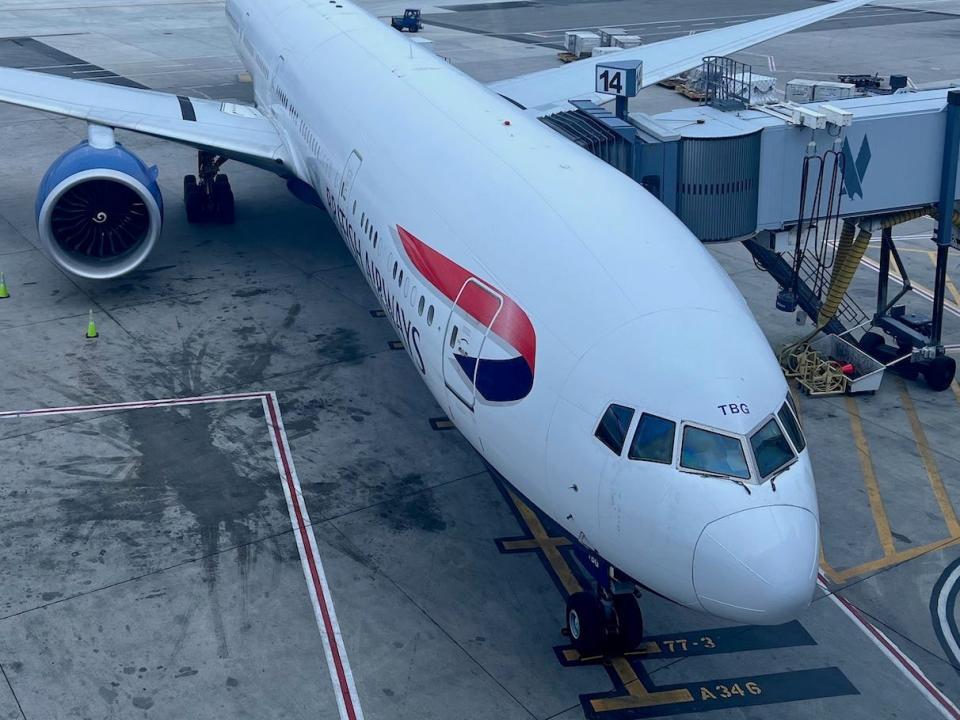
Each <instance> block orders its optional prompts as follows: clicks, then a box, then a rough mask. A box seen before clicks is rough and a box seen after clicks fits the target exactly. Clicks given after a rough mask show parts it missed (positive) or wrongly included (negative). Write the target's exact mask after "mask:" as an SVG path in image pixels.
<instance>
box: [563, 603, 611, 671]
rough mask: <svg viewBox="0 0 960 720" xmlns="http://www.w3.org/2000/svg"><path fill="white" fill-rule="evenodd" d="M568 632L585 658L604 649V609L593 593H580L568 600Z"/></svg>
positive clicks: (574, 644)
mask: <svg viewBox="0 0 960 720" xmlns="http://www.w3.org/2000/svg"><path fill="white" fill-rule="evenodd" d="M567 632H568V633H569V635H570V640H571V642H572V643H573V646H574V647H575V648H576V649H577V652H579V653H580V655H581V656H583V657H592V656H594V655H599V654H600V653H601V651H602V649H603V608H602V607H601V606H600V601H599V600H598V599H597V598H596V596H595V595H594V594H593V593H589V592H578V593H574V594H573V595H571V596H570V597H569V598H567Z"/></svg>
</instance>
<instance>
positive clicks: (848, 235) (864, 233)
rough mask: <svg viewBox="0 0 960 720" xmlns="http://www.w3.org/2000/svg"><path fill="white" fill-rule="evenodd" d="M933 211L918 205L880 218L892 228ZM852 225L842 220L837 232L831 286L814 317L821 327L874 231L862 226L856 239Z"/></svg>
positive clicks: (845, 288)
mask: <svg viewBox="0 0 960 720" xmlns="http://www.w3.org/2000/svg"><path fill="white" fill-rule="evenodd" d="M931 212H932V213H934V214H936V210H931V209H930V208H917V209H915V210H904V211H903V212H899V213H894V214H893V215H887V216H885V217H884V218H882V219H881V220H880V227H881V228H891V227H893V226H894V225H901V224H902V223H905V222H909V221H910V220H916V219H917V218H919V217H923V216H924V215H928V214H930V213H931ZM958 216H960V212H958V213H954V217H955V219H956V218H957V217H958ZM853 230H854V224H853V221H851V220H844V221H843V230H842V231H841V233H840V241H839V243H838V247H837V257H836V260H834V263H833V273H832V274H831V275H830V288H829V290H827V298H826V300H824V301H823V305H822V306H821V308H820V314H819V316H818V317H817V327H818V328H823V327H824V326H826V324H827V323H828V322H830V321H831V320H832V319H833V317H834V315H836V314H837V310H838V309H839V308H840V303H841V302H842V301H843V297H844V296H845V295H846V294H847V291H848V290H849V289H850V284H851V283H852V282H853V276H854V275H855V274H856V273H857V268H858V267H860V261H861V260H863V256H864V254H865V253H866V252H867V248H868V247H870V237H871V235H872V234H873V233H872V232H871V231H870V230H866V229H864V228H863V226H862V225H861V227H860V232H859V234H858V235H857V237H856V239H855V240H854V239H853Z"/></svg>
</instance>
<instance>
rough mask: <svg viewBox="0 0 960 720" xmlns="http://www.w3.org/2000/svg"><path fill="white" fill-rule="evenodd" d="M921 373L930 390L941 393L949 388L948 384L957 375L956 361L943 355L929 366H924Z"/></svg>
mask: <svg viewBox="0 0 960 720" xmlns="http://www.w3.org/2000/svg"><path fill="white" fill-rule="evenodd" d="M921 372H923V379H924V380H926V381H927V385H928V386H930V389H931V390H933V391H934V392H943V391H944V390H946V389H947V388H948V387H950V383H952V382H953V378H954V377H955V376H956V374H957V361H956V360H954V359H953V358H952V357H947V356H946V355H943V356H941V357H938V358H935V359H934V360H933V361H931V362H930V364H929V365H925V366H924V367H923V369H922V370H921Z"/></svg>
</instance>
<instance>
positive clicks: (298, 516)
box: [0, 0, 960, 720]
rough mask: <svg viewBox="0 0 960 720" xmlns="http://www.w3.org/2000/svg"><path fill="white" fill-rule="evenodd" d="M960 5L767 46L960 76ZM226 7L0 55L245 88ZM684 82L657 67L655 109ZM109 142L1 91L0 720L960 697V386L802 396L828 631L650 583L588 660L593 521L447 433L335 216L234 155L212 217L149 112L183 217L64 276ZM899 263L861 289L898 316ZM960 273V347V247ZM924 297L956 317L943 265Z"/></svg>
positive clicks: (172, 12)
mask: <svg viewBox="0 0 960 720" xmlns="http://www.w3.org/2000/svg"><path fill="white" fill-rule="evenodd" d="M367 5H368V6H370V7H371V8H372V9H373V10H374V11H375V12H376V13H377V14H379V15H384V16H385V15H389V14H391V13H394V12H397V11H398V10H402V9H403V6H402V3H387V2H370V3H367ZM802 5H803V4H802V3H800V2H799V1H794V0H775V2H772V3H765V4H763V7H762V9H760V10H758V9H757V8H758V6H757V5H756V4H752V3H747V2H744V1H743V0H738V2H737V3H734V4H732V5H730V7H729V8H728V7H727V5H724V9H723V11H722V13H721V12H717V11H716V9H715V8H716V4H715V3H706V2H701V1H700V0H695V1H693V2H688V3H683V4H678V3H667V2H659V0H657V1H654V2H643V3H640V2H636V1H634V0H622V1H621V2H608V1H603V2H571V1H569V0H566V1H558V2H554V1H552V0H540V1H539V2H538V3H537V4H536V6H533V4H532V3H527V2H507V3H493V4H490V3H485V4H483V5H481V6H480V7H477V5H476V4H475V5H473V6H467V7H462V6H460V7H458V6H456V5H453V4H450V5H444V6H424V11H425V13H426V16H425V21H426V23H427V27H426V28H425V30H424V32H423V36H424V37H427V38H429V39H431V40H433V41H434V45H433V47H434V49H435V51H436V52H437V53H438V54H441V55H443V56H444V57H447V58H448V59H449V60H450V62H452V63H453V64H454V65H456V66H457V67H459V68H461V69H463V70H464V71H466V72H468V73H470V74H472V75H474V76H475V77H477V78H478V79H481V80H491V79H494V78H499V77H506V76H509V75H512V74H517V73H519V72H528V71H532V70H536V69H540V68H544V67H552V66H555V65H557V64H558V61H557V58H556V52H557V49H556V48H555V47H553V44H552V43H553V41H554V40H555V38H556V34H557V32H560V29H562V28H566V27H571V26H580V27H599V26H608V25H620V26H622V25H626V24H631V25H632V24H639V23H647V24H648V25H646V26H645V27H651V28H655V29H656V28H659V32H668V31H667V30H665V29H664V27H665V26H669V25H678V26H679V27H676V28H672V29H671V32H672V31H676V33H675V34H678V35H679V34H684V33H686V32H688V31H690V30H700V29H705V28H706V29H709V28H710V27H712V26H708V25H702V26H694V23H707V22H711V23H714V24H715V25H713V26H719V25H721V24H723V23H726V22H727V21H728V20H730V18H729V17H727V16H748V15H749V16H751V17H752V16H753V15H755V14H757V13H760V12H761V11H762V13H773V12H781V11H788V10H791V9H795V8H798V7H801V6H802ZM956 5H957V4H956V3H951V2H947V3H928V4H920V3H912V2H906V3H899V4H897V5H890V6H877V7H874V6H870V8H868V9H864V10H862V11H858V13H857V14H855V15H854V17H852V18H846V19H841V20H838V21H835V22H831V23H827V24H825V25H822V26H817V27H815V28H813V29H812V30H810V31H807V32H804V33H801V34H798V35H795V36H787V37H784V38H779V39H777V40H775V41H772V42H770V43H766V44H765V45H763V46H761V47H759V48H756V49H753V50H751V51H750V53H749V54H748V53H744V54H742V55H740V56H738V57H740V58H741V59H744V60H746V61H747V62H753V63H759V64H760V66H761V67H767V68H770V67H773V68H775V70H774V71H773V72H774V73H775V74H776V76H777V77H778V80H780V87H781V88H782V87H783V80H785V79H789V78H791V77H794V76H803V77H821V76H826V75H829V74H836V73H838V72H861V71H862V72H870V73H873V72H879V73H881V74H889V73H891V72H902V73H905V74H908V75H910V77H911V78H912V79H914V80H915V81H916V82H931V81H936V80H941V79H944V78H951V77H960V50H958V49H957V44H956V37H957V35H958V33H960V17H958V16H957V8H956ZM428 11H429V12H428ZM718 15H723V16H725V17H722V18H718V17H716V16H718ZM857 15H859V17H857ZM631 21H632V22H631ZM226 31H227V24H226V20H225V18H224V16H223V11H222V4H221V3H219V2H166V3H163V4H159V3H152V2H146V1H145V0H128V1H127V2H117V1H115V0H91V1H88V2H85V3H84V4H83V6H77V5H74V4H69V3H63V2H59V1H58V0H33V1H32V2H29V3H28V2H3V3H0V65H7V66H14V67H28V68H36V69H42V70H44V71H47V72H55V73H57V74H65V75H69V76H73V77H89V78H92V79H95V80H97V81H100V82H119V83H126V84H137V85H143V86H146V87H151V88H156V89H161V90H168V91H176V92H178V93H181V94H187V95H195V96H200V97H212V98H224V99H226V98H231V99H239V100H249V99H250V97H251V95H252V93H251V89H250V86H249V84H246V83H244V82H242V79H241V77H240V74H241V73H242V72H243V68H242V67H240V64H239V61H238V60H237V58H236V56H235V54H234V53H233V50H232V47H231V45H230V43H229V40H228V37H227V32H226ZM538 34H539V35H543V36H545V37H542V38H539V39H538V38H537V35H538ZM651 39H653V38H652V35H651ZM758 71H762V70H760V69H759V68H758ZM686 102H688V101H687V100H685V99H684V98H682V97H681V96H679V95H678V94H676V93H673V92H671V91H667V90H665V89H663V88H651V89H650V90H648V91H644V93H643V94H642V95H641V96H640V97H639V98H638V99H636V100H635V101H634V104H633V106H634V108H636V109H639V108H643V109H644V110H645V111H646V112H658V111H660V110H663V109H668V108H670V107H676V106H679V105H682V104H684V103H686ZM84 136H85V130H84V127H83V124H82V123H77V122H74V121H70V120H64V119H59V118H55V117H52V116H47V115H43V114H39V113H35V112H31V111H26V110H21V109H14V108H8V107H0V148H2V149H3V158H4V162H3V163H0V271H2V272H3V273H4V275H5V278H6V282H7V285H8V288H9V290H10V294H11V297H10V298H8V299H4V300H0V333H2V338H0V360H2V363H3V372H0V498H2V499H3V503H2V512H0V573H2V574H0V577H2V578H3V580H4V582H3V583H2V584H0V674H2V676H3V677H2V678H0V720H13V719H20V720H22V719H23V718H29V719H30V720H34V719H36V718H91V719H95V718H96V719H99V718H141V717H143V718H185V717H189V718H196V719H198V720H206V719H208V718H209V719H211V720H212V719H218V720H220V719H224V720H226V719H227V718H306V717H310V718H340V717H349V712H348V710H347V708H348V707H349V708H352V709H353V712H354V715H353V716H354V717H361V716H362V717H366V718H369V719H383V720H425V719H430V718H437V719H440V718H442V719H443V720H451V719H456V720H483V719H487V718H489V719H490V720H494V719H496V720H503V719H507V718H510V719H512V718H517V719H521V718H523V719H529V718H536V719H537V720H574V719H579V718H589V719H590V720H597V719H603V720H627V719H631V718H650V717H666V716H674V715H680V716H683V717H685V718H686V717H689V718H701V717H704V718H706V717H710V718H736V719H738V720H740V719H747V718H772V717H776V718H784V719H786V720H792V719H794V718H834V717H844V718H851V719H853V720H861V719H862V720H868V719H869V720H873V719H875V718H911V719H912V718H937V717H960V712H958V711H957V710H956V706H955V705H954V703H960V675H958V672H960V648H958V647H957V644H958V642H960V635H958V634H957V621H958V609H957V604H956V599H957V594H958V593H960V590H958V587H960V584H958V583H960V569H958V568H960V549H958V548H960V520H958V517H957V510H956V508H957V503H960V449H958V447H960V446H958V443H957V441H956V431H955V428H956V427H957V424H958V420H960V386H957V385H955V386H954V388H953V389H952V391H947V392H944V393H939V394H934V393H932V392H930V391H929V390H928V389H927V388H926V387H925V386H924V385H923V384H920V383H915V382H906V381H904V380H902V379H900V378H898V377H896V376H894V375H890V376H889V377H887V378H886V379H885V380H884V384H883V386H882V387H881V389H880V391H879V392H878V393H877V394H876V395H874V396H870V397H858V398H844V397H840V398H809V397H806V396H803V395H798V398H797V399H798V401H799V404H800V407H801V413H802V415H803V420H804V424H805V429H806V433H807V436H808V438H809V444H810V447H811V454H812V458H813V462H814V467H815V470H816V474H817V479H818V492H819V499H820V512H821V521H822V541H823V559H822V563H821V570H822V587H821V589H820V590H819V591H818V595H817V598H816V599H815V601H814V603H813V605H812V606H811V608H810V609H809V610H808V611H807V612H805V613H804V614H803V615H802V616H801V617H800V618H799V619H798V620H797V621H795V622H792V623H788V624H787V625H784V626H779V627H776V628H752V627H745V626H728V625H726V624H724V623H722V622H719V621H717V620H716V619H714V618H711V617H708V616H706V615H702V614H698V613H695V612H693V611H689V610H685V609H682V608H678V607H677V606H674V605H672V604H669V603H667V602H666V601H664V600H662V599H660V598H657V597H654V596H650V595H645V596H644V598H643V606H644V613H645V622H646V629H647V641H646V644H645V645H643V646H642V647H641V648H639V649H638V651H637V652H634V653H630V654H628V655H626V656H623V657H616V658H608V659H606V660H600V659H596V658H581V657H579V656H578V655H577V653H576V652H575V651H574V650H573V649H572V648H571V647H570V646H569V641H568V639H567V638H565V637H564V636H563V635H562V634H561V632H560V629H561V627H562V625H563V614H564V597H565V594H566V593H569V592H573V591H575V590H576V589H577V587H578V586H580V585H582V583H583V582H584V580H583V578H582V577H581V576H580V574H579V571H578V569H577V567H576V566H575V564H574V563H573V562H572V560H571V555H570V548H569V540H568V539H567V538H565V537H564V536H563V535H562V534H561V533H559V531H558V529H557V528H556V527H555V526H553V524H552V523H551V522H550V521H549V520H548V519H547V518H545V517H543V516H542V515H540V514H539V513H538V512H537V511H536V509H534V508H530V507H528V506H527V505H525V504H524V503H523V501H522V500H521V499H520V498H518V497H516V496H514V495H512V494H511V492H510V490H509V488H508V486H506V485H505V484H504V483H503V482H501V481H500V480H499V479H498V478H496V477H494V476H493V475H492V474H491V473H490V472H489V471H488V469H487V468H486V466H485V465H484V463H483V462H482V459H481V458H480V457H479V456H478V455H477V454H476V453H475V452H474V451H473V450H472V449H471V448H470V446H469V445H468V444H467V443H466V441H464V440H463V438H461V437H460V436H459V434H458V433H457V432H456V431H455V430H452V429H450V428H449V423H447V422H445V420H444V412H443V410H442V409H441V408H439V407H438V406H437V405H436V404H435V402H434V400H433V399H432V397H431V396H430V395H429V393H428V392H427V390H426V388H425V387H424V386H423V385H422V382H421V381H420V380H419V379H418V376H417V373H416V371H415V370H414V369H413V367H412V366H411V364H410V362H409V359H408V357H407V356H406V354H405V353H403V352H399V351H397V345H396V340H397V337H396V335H395V334H394V332H393V331H392V329H391V327H390V325H389V323H388V322H387V321H386V319H385V318H384V317H383V315H382V312H378V306H377V303H376V300H375V298H374V296H373V295H372V294H371V292H370V291H369V289H368V287H367V286H366V284H365V283H364V281H363V278H362V276H361V274H360V272H359V270H357V268H356V267H355V266H354V265H353V264H352V262H351V257H350V254H349V252H348V251H347V250H346V248H345V247H344V245H343V243H342V241H341V240H340V238H339V236H338V235H337V233H336V230H335V228H334V226H333V224H332V223H331V221H330V219H329V218H328V217H327V216H326V215H325V214H324V213H323V212H322V211H320V210H317V209H315V208H311V207H308V206H306V205H304V204H301V203H300V202H299V201H297V200H296V199H295V198H294V197H292V196H291V195H290V194H289V193H288V192H287V190H286V188H285V187H284V185H283V183H282V182H280V181H278V180H277V179H276V178H275V177H273V176H270V175H267V174H265V173H262V172H260V171H257V170H255V169H251V168H246V167H243V166H240V165H236V164H234V163H230V164H229V165H228V166H227V167H226V170H227V172H229V174H230V178H231V182H232V185H233V188H234V192H235V193H236V197H237V224H236V225H235V226H234V227H230V228H224V227H216V226H199V227H198V226H191V225H188V224H187V222H186V218H185V214H184V212H183V207H182V199H181V197H180V192H181V178H182V176H183V175H184V174H186V173H189V172H192V171H193V169H194V167H195V163H196V156H195V154H194V152H193V151H191V150H189V149H187V148H183V147H180V146H177V145H174V144H171V143H166V142H162V141H159V140H154V139H150V138H144V137H141V136H137V135H133V134H129V133H124V134H122V140H123V142H124V143H125V144H126V145H127V146H128V147H129V148H131V149H132V150H134V151H135V152H137V153H138V154H140V155H141V157H143V158H144V159H145V160H146V161H148V162H149V163H151V164H157V165H158V166H159V168H160V182H161V188H162V190H163V191H164V195H165V199H166V204H167V214H166V224H165V228H164V235H163V238H162V240H161V242H160V244H159V245H158V247H157V249H156V251H155V253H154V254H153V255H152V256H151V257H150V258H149V259H148V261H147V262H146V264H145V265H144V266H143V268H142V269H140V270H138V271H136V272H135V273H133V274H131V275H130V276H128V277H125V278H123V279H120V280H116V281H111V282H93V281H85V280H78V279H76V278H72V277H69V276H67V275H65V274H64V273H63V272H61V271H60V270H59V269H57V268H56V267H55V266H54V265H53V264H52V263H51V262H50V261H49V260H48V259H47V258H46V257H45V256H44V255H43V254H42V253H41V252H40V250H39V249H38V247H37V239H36V228H35V217H34V209H33V207H34V198H35V193H36V188H37V185H38V183H39V180H40V177H41V176H42V174H43V172H44V171H45V170H46V168H47V167H48V166H49V164H50V163H51V162H52V161H53V159H54V158H55V157H56V155H58V154H59V153H60V152H62V150H64V149H66V148H68V147H70V146H71V145H73V144H74V143H76V142H77V141H78V140H79V139H81V138H83V137H84ZM931 230H932V225H931V223H930V222H928V221H916V222H914V223H912V224H910V225H906V226H904V227H903V228H900V229H898V230H897V233H896V234H897V236H898V238H899V242H900V247H901V249H902V250H903V255H904V258H905V264H906V266H907V269H908V270H909V272H910V275H911V278H912V280H913V283H914V285H915V286H924V287H927V288H929V287H932V282H933V281H932V262H931V259H930V255H929V252H930V250H932V248H933V246H932V243H930V240H929V236H930V232H931ZM712 251H713V252H714V253H715V255H716V256H717V258H718V259H719V260H720V261H721V263H722V264H723V265H724V267H725V268H726V269H727V271H728V272H729V273H730V274H731V276H732V277H733V279H734V281H735V282H736V283H737V285H738V286H739V287H740V289H741V291H742V292H743V293H744V296H745V297H746V299H747V301H748V303H749V305H750V307H751V309H752V310H753V312H754V313H755V315H756V317H757V319H758V321H759V322H760V324H761V326H762V327H763V329H764V331H765V332H766V334H767V336H768V338H769V339H770V342H771V344H772V345H773V346H774V347H780V346H781V345H783V344H784V343H786V342H790V341H791V340H794V339H796V338H798V337H801V336H802V335H803V334H805V333H806V332H808V331H809V330H810V325H809V323H807V324H806V325H804V326H799V325H797V324H796V322H795V319H794V317H793V316H792V315H788V314H784V313H781V312H779V311H777V310H776V309H775V308H774V299H775V296H776V290H777V288H776V284H775V283H774V281H773V280H771V279H770V278H769V276H767V275H766V274H765V273H763V272H761V271H760V270H758V269H757V268H756V267H755V266H754V264H753V262H752V261H751V260H750V258H749V256H748V255H747V253H746V252H745V251H744V250H743V248H742V247H741V246H739V245H723V246H717V247H714V248H713V249H712ZM876 258H877V250H876V249H875V248H871V250H870V251H869V252H868V256H867V260H866V261H865V262H864V265H863V267H861V269H860V271H859V273H858V275H857V278H856V281H855V284H854V287H853V290H852V296H853V297H854V299H855V300H856V301H857V302H858V303H860V304H861V305H862V306H863V307H864V308H865V309H866V310H867V311H869V310H870V308H871V307H872V305H873V303H874V302H875V300H874V295H875V292H876V274H875V272H874V270H873V269H872V266H871V264H870V263H871V261H872V262H873V263H874V264H875V262H876ZM950 276H951V285H950V286H948V287H949V288H952V289H949V293H948V297H949V300H950V308H951V310H950V314H949V317H948V323H947V328H946V337H945V341H946V342H948V343H960V292H957V289H956V288H957V286H958V285H957V284H960V254H958V253H953V255H952V257H951V265H950ZM954 281H955V282H954ZM908 302H909V303H910V305H911V307H912V308H913V309H916V310H917V311H921V312H922V311H924V310H926V311H927V312H929V302H928V301H927V300H926V299H925V298H924V296H923V295H922V289H921V292H920V293H913V294H911V295H910V296H908ZM91 309H92V310H93V311H94V318H95V321H96V323H97V329H98V331H99V335H100V336H99V337H98V338H97V339H95V340H87V339H85V338H84V331H85V329H86V325H87V319H88V313H89V311H90V310H91ZM168 399H169V401H167V400H168ZM161 401H162V402H161ZM333 629H336V632H333ZM331 638H332V639H331Z"/></svg>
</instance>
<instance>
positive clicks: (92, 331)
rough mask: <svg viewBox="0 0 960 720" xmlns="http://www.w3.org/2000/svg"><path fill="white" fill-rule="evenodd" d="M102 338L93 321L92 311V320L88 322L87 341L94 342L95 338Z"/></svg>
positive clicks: (91, 313) (91, 314)
mask: <svg viewBox="0 0 960 720" xmlns="http://www.w3.org/2000/svg"><path fill="white" fill-rule="evenodd" d="M98 337H100V333H98V332H97V324H96V323H95V322H94V321H93V310H91V311H90V319H89V320H88V321H87V335H86V338H87V340H93V339H94V338H98Z"/></svg>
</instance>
